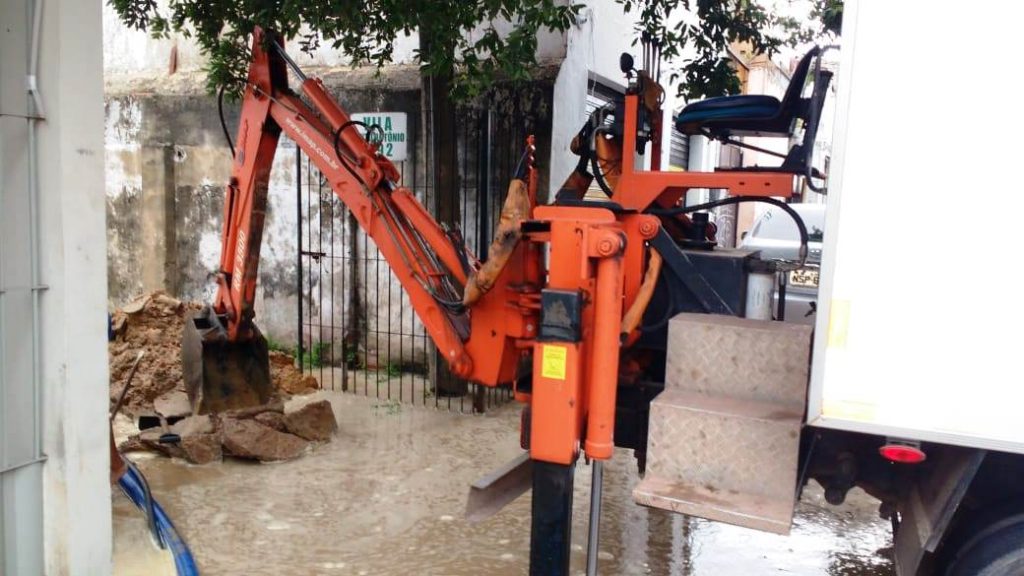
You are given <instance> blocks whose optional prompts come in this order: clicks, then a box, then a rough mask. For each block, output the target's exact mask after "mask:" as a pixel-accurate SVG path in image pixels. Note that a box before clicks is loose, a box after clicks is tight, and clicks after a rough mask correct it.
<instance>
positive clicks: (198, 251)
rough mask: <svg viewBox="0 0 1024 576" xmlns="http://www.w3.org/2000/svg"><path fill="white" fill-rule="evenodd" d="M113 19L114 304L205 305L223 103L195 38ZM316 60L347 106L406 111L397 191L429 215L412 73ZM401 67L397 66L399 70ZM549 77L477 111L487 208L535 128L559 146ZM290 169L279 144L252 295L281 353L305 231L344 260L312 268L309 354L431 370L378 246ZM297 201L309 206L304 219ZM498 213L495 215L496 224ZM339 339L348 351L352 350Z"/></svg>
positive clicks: (467, 124) (221, 165)
mask: <svg viewBox="0 0 1024 576" xmlns="http://www.w3.org/2000/svg"><path fill="white" fill-rule="evenodd" d="M104 15H105V24H106V25H107V34H106V36H105V45H104V46H105V49H106V51H107V58H108V62H107V69H106V77H105V84H106V108H105V109H106V129H105V138H106V141H105V145H106V148H107V150H108V155H107V164H106V174H107V212H108V219H109V223H110V226H109V227H108V242H109V246H110V249H109V269H110V277H109V304H110V306H119V305H122V304H124V303H125V302H126V301H128V300H130V299H132V298H133V297H135V296H136V295H138V294H139V293H142V292H145V291H149V290H154V289H166V290H168V291H170V292H171V293H173V294H175V295H177V296H179V297H181V298H184V299H189V300H197V301H210V300H211V299H212V298H213V295H214V274H215V272H216V270H217V265H218V261H219V255H220V232H221V220H222V202H223V194H224V191H223V186H224V183H225V181H226V179H227V177H228V175H229V174H230V163H229V158H228V155H229V153H228V150H227V146H226V144H225V141H224V137H223V134H222V130H221V127H220V119H219V117H218V113H217V105H216V100H215V99H214V98H211V97H209V96H207V95H206V94H205V93H204V85H203V83H204V78H203V75H202V72H201V70H200V66H201V61H200V60H199V57H198V53H197V52H196V51H195V49H194V48H191V47H189V45H188V43H187V42H185V41H183V40H181V39H179V41H178V42H177V44H175V43H174V42H171V41H163V40H161V41H153V40H151V39H149V38H148V37H147V36H145V35H144V34H141V33H138V32H133V31H129V30H126V29H125V28H124V27H123V26H121V25H120V23H119V22H118V20H117V18H116V15H115V14H114V13H113V12H112V10H111V9H110V8H109V7H108V8H106V9H105V14H104ZM553 42H554V41H553V40H552V37H551V35H547V36H545V37H543V38H542V42H541V49H540V50H539V54H540V55H542V56H544V55H546V56H544V57H552V56H553V55H557V53H558V48H557V46H556V45H555V44H553ZM414 44H415V42H414ZM172 51H176V53H177V56H176V58H177V62H178V66H177V69H176V70H175V72H174V73H173V74H170V73H169V70H168V68H167V66H166V63H167V60H168V59H169V58H170V54H171V53H172ZM125 52H133V54H131V55H126V54H125ZM296 52H297V51H296ZM318 54H319V56H318V55H317V54H314V55H313V56H307V55H302V54H301V53H298V59H299V61H300V62H301V63H304V68H305V70H306V71H307V72H308V73H310V74H312V75H315V76H318V77H320V78H322V79H323V80H324V83H325V85H326V86H327V87H328V89H329V91H330V92H331V93H332V95H333V96H334V97H335V98H336V99H337V100H338V101H339V102H340V103H341V104H342V106H343V107H345V108H346V109H347V110H349V111H350V112H373V111H393V112H405V113H407V114H408V126H409V131H410V135H409V136H410V140H409V155H410V157H409V159H408V160H407V161H406V162H404V163H402V166H400V169H401V170H402V171H403V182H402V184H404V185H406V186H409V187H412V188H414V189H415V192H416V193H417V195H418V197H419V198H420V200H421V202H423V203H424V204H425V205H426V206H427V208H428V209H431V208H432V207H433V203H434V202H435V201H436V200H437V198H438V192H437V191H434V190H433V189H432V187H431V186H430V178H429V175H428V174H427V173H426V169H425V165H426V161H427V158H428V156H429V154H430V152H429V151H428V150H426V148H425V144H424V143H425V142H426V139H425V138H423V137H422V135H423V134H425V133H426V129H427V128H426V126H425V125H424V123H423V114H422V113H421V110H422V108H423V105H422V103H421V89H420V78H419V72H418V69H417V67H416V66H415V65H406V64H402V63H398V64H396V65H394V66H389V67H387V68H385V69H384V70H383V71H382V72H381V74H380V75H377V74H376V71H375V70H373V69H367V68H356V69H353V68H351V67H348V66H336V64H344V60H343V59H342V58H341V57H340V56H338V55H337V54H336V53H333V52H330V53H327V52H325V53H322V54H320V53H318ZM410 54H411V53H410ZM404 58H405V57H404V56H402V55H399V57H398V59H399V60H400V61H404V60H403V59H404ZM552 76H553V72H552V67H550V66H542V67H541V68H540V69H539V70H538V71H537V73H536V77H537V78H538V80H537V81H536V82H533V83H531V85H530V86H528V87H527V88H525V89H522V90H518V91H515V93H513V92H512V91H508V90H503V89H498V90H497V91H496V93H495V94H494V95H493V96H492V97H491V98H489V100H488V101H487V102H483V103H478V106H486V107H487V108H489V109H490V110H491V113H492V117H493V127H492V132H493V134H492V142H491V152H492V154H493V155H494V156H495V158H494V163H495V165H494V166H493V167H492V171H491V172H492V179H491V182H490V183H489V186H490V188H489V189H490V191H491V194H492V198H490V200H489V209H490V210H492V211H493V210H495V209H496V207H498V206H500V203H501V200H502V198H503V197H504V191H505V188H506V186H507V178H508V177H509V171H510V169H505V170H504V171H502V166H504V165H514V162H515V159H516V158H518V155H519V151H520V150H521V147H522V138H523V137H524V136H525V134H526V131H530V132H533V133H535V134H536V135H537V138H538V147H539V149H540V150H541V151H548V150H550V149H551V147H550V145H549V136H548V135H549V134H550V130H551V129H550V117H551V101H552V92H551V84H552V80H551V77H552ZM225 109H226V112H227V114H226V122H227V125H228V126H229V130H230V131H231V133H232V135H233V136H234V133H235V130H236V126H237V109H238V106H237V104H232V103H228V105H227V106H226V107H225ZM516 114H519V115H520V116H522V117H523V118H524V123H522V124H521V125H519V126H517V127H515V128H517V130H514V129H513V127H512V126H510V125H509V123H510V121H511V120H510V119H511V118H512V117H513V116H514V115H516ZM459 120H460V123H461V124H460V127H459V158H460V160H459V164H460V167H462V168H463V172H465V173H464V174H462V178H461V180H462V183H461V188H462V190H461V191H460V193H461V196H460V201H459V203H460V204H461V208H460V209H461V211H463V212H464V213H465V214H464V215H463V216H464V217H463V226H462V228H463V231H464V234H465V236H466V238H467V240H468V241H469V244H470V247H471V249H479V242H478V241H477V237H478V234H477V219H476V217H475V216H474V215H473V214H475V212H476V209H477V201H478V198H477V195H478V192H479V190H478V188H479V187H478V184H479V183H478V182H477V176H476V174H475V170H476V165H475V155H476V153H477V146H478V140H477V136H474V135H473V134H471V132H472V131H473V130H474V129H475V120H474V119H471V118H469V117H460V119H459ZM463 124H464V125H463ZM513 148H514V150H513ZM507 152H511V154H507ZM542 153H543V152H542ZM513 155H514V158H512V156H513ZM295 162H296V158H295V147H294V143H292V142H290V141H289V140H288V139H287V138H286V137H282V141H281V143H280V145H279V148H278V152H277V155H276V158H275V164H274V167H273V170H272V172H271V174H272V180H271V186H270V197H269V209H268V217H267V222H266V230H265V237H264V243H263V249H262V251H261V263H260V279H259V284H258V286H259V287H258V289H257V294H256V311H257V320H258V322H259V324H260V326H261V328H262V329H263V331H264V332H265V333H266V334H268V336H269V337H271V338H272V339H273V340H275V341H277V342H280V343H282V344H285V345H289V346H290V345H294V344H295V343H296V342H297V340H298V336H299V329H298V323H299V322H298V318H297V317H296V311H297V308H298V299H299V297H300V296H299V294H300V290H299V288H298V285H297V280H298V277H297V273H298V269H297V262H296V254H297V251H298V250H299V248H300V245H299V241H298V238H297V236H298V230H299V227H300V226H301V228H302V230H303V240H302V243H301V249H303V250H306V251H312V252H321V251H322V252H325V253H327V254H328V255H331V254H333V255H334V256H335V257H336V258H329V257H324V258H321V259H315V258H304V259H303V266H304V269H303V271H302V273H303V282H302V291H301V297H302V298H303V321H304V322H306V323H308V324H312V325H313V327H312V328H311V329H307V330H306V339H305V345H306V346H307V349H308V347H309V346H312V345H317V344H318V343H321V342H322V343H325V344H329V345H330V347H329V348H328V349H325V350H324V354H325V356H330V357H332V358H333V360H334V361H335V362H338V361H340V360H342V359H344V358H346V356H348V355H349V354H351V353H352V352H355V353H357V354H358V356H359V361H360V362H364V363H365V364H366V365H368V366H383V365H386V364H390V363H404V364H410V363H414V364H421V365H422V364H424V363H425V354H426V346H425V343H426V340H425V338H424V336H423V329H422V326H420V324H419V322H418V320H417V319H416V318H415V316H414V314H412V313H411V308H410V305H409V302H408V299H407V297H406V296H405V294H404V291H403V290H402V289H401V287H400V286H399V285H398V283H397V282H396V281H395V279H394V277H393V276H392V274H391V273H390V270H389V268H388V266H387V265H386V263H384V262H383V261H378V257H377V253H376V249H375V248H374V246H373V243H372V242H367V240H366V238H365V236H364V235H363V234H361V233H357V232H356V229H355V225H354V222H352V221H350V220H349V219H348V218H347V217H346V215H345V212H344V209H343V207H342V206H341V205H340V203H338V202H337V201H336V200H334V199H333V196H332V195H331V194H330V193H329V190H327V189H326V188H325V189H324V190H325V194H324V198H325V201H324V202H323V203H321V202H319V201H317V200H315V196H316V194H317V191H316V190H314V191H313V198H314V199H312V200H311V199H310V197H309V195H308V194H309V193H308V190H307V191H305V192H303V193H302V197H301V199H300V198H296V181H297V179H298V178H299V177H301V179H302V180H303V182H304V184H305V185H307V186H308V184H309V179H310V174H307V173H302V174H297V173H296V167H295ZM541 164H542V166H543V165H545V164H546V162H544V161H543V160H542V161H541ZM546 184H547V170H542V183H541V185H542V187H545V186H546ZM304 190H306V189H305V188H304ZM448 193H451V191H449V192H448ZM297 201H299V202H302V203H304V206H303V210H302V215H301V217H300V216H298V215H297V207H296V203H297ZM467 216H468V217H467ZM496 218H497V217H496V215H492V217H491V222H492V223H493V222H494V221H496ZM327 220H330V221H329V222H328V221H327ZM321 228H322V229H323V230H324V233H323V234H320V233H319V230H320V229H321ZM311 230H313V232H312V233H311V232H310V231H311ZM343 255H344V256H346V258H342V256H343ZM353 262H354V263H355V264H356V266H355V267H353ZM353 287H354V288H355V289H354V290H353ZM353 314H354V316H353ZM344 342H348V343H349V346H348V347H347V348H346V347H345V344H344ZM353 347H354V348H353ZM395 359H400V361H399V360H395Z"/></svg>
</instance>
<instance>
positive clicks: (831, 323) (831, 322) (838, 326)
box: [828, 300, 850, 348]
mask: <svg viewBox="0 0 1024 576" xmlns="http://www.w3.org/2000/svg"><path fill="white" fill-rule="evenodd" d="M849 329H850V301H849V300H833V301H832V309H831V311H830V312H829V317H828V347H829V348H846V333H847V332H848V331H849Z"/></svg>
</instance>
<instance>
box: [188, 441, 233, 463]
mask: <svg viewBox="0 0 1024 576" xmlns="http://www.w3.org/2000/svg"><path fill="white" fill-rule="evenodd" d="M221 441H222V440H221V435H220V434H192V435H189V436H183V437H182V438H181V444H180V447H181V451H182V452H183V453H184V457H185V459H186V460H188V461H189V462H191V463H193V464H209V463H210V462H219V461H220V460H221V458H223V456H224V452H223V450H221Z"/></svg>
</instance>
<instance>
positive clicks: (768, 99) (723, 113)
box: [676, 94, 781, 132]
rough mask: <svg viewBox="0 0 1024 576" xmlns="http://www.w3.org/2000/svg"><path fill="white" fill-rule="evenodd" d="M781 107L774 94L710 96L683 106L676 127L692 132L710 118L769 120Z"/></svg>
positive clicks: (682, 130)
mask: <svg viewBox="0 0 1024 576" xmlns="http://www.w3.org/2000/svg"><path fill="white" fill-rule="evenodd" d="M780 107H781V104H780V103H779V100H778V99H777V98H775V97H774V96H764V95H756V94H750V95H747V94H743V95H739V96H722V97H719V98H708V99H707V100H701V101H700V102H694V103H693V104H690V105H688V106H687V107H686V108H683V111H682V112H680V113H679V115H678V116H676V128H677V129H678V130H679V131H681V132H691V131H692V128H693V127H695V126H697V125H699V124H702V123H704V122H707V121H709V120H714V121H730V120H767V119H769V118H772V117H773V116H775V115H776V114H778V112H779V108H780ZM688 128H689V129H688Z"/></svg>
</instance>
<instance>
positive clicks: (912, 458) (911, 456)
mask: <svg viewBox="0 0 1024 576" xmlns="http://www.w3.org/2000/svg"><path fill="white" fill-rule="evenodd" d="M878 453H879V454H881V455H882V457H883V458H885V459H886V460H891V461H893V462H899V463H900V464H920V463H921V462H924V461H925V459H926V458H927V457H928V456H927V455H926V454H925V453H924V451H923V450H921V448H920V447H919V446H917V445H914V444H903V443H899V442H890V443H888V444H885V445H884V446H882V447H881V448H879V449H878Z"/></svg>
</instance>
